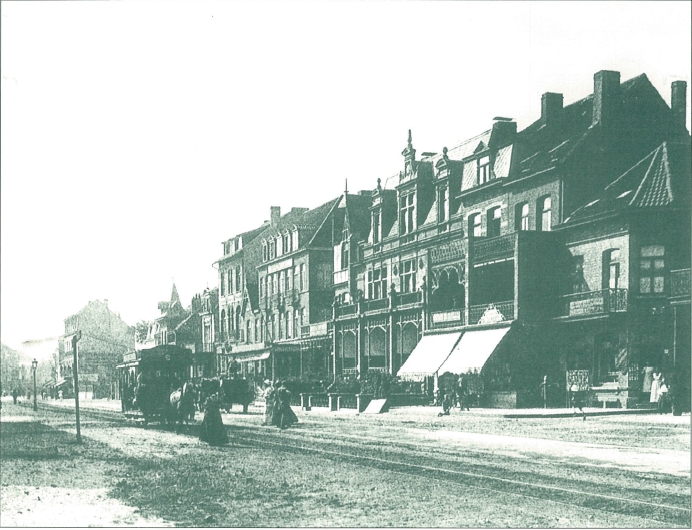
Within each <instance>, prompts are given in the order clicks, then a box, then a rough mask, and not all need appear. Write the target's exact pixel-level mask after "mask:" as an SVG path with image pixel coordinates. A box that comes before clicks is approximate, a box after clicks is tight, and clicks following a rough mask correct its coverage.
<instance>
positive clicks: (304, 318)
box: [300, 308, 310, 326]
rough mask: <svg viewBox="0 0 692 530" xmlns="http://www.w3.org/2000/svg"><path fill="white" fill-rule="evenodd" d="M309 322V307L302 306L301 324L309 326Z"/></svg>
mask: <svg viewBox="0 0 692 530" xmlns="http://www.w3.org/2000/svg"><path fill="white" fill-rule="evenodd" d="M308 324H310V322H309V321H308V311H307V309H305V308H302V309H301V310H300V325H301V326H307V325H308Z"/></svg>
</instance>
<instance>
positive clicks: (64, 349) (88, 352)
mask: <svg viewBox="0 0 692 530" xmlns="http://www.w3.org/2000/svg"><path fill="white" fill-rule="evenodd" d="M76 331H81V332H82V338H81V339H80V340H79V342H78V343H77V362H78V369H79V378H80V379H79V390H80V392H84V393H85V395H86V396H87V397H94V398H106V397H114V395H115V388H114V384H115V382H116V381H117V375H116V371H115V366H116V365H117V364H118V363H119V362H120V360H121V359H122V355H123V354H124V353H125V352H127V351H128V350H129V349H131V348H132V345H133V337H134V329H133V328H132V327H131V326H129V325H127V324H126V323H125V322H124V321H123V320H122V319H121V318H120V315H118V314H117V313H115V312H113V311H112V310H110V309H109V308H108V300H103V301H101V300H95V301H93V302H89V303H88V304H87V305H86V306H85V307H84V308H82V309H81V310H80V311H79V312H77V313H75V314H74V315H71V316H69V317H67V318H66V319H65V334H64V335H63V336H61V337H60V340H59V341H58V350H59V351H58V356H59V361H60V373H61V375H62V378H63V379H64V384H65V386H66V390H67V392H68V394H69V393H71V392H72V388H73V383H72V365H73V360H74V357H73V353H72V335H73V334H74V333H75V332H76ZM58 383H59V384H60V383H63V381H58Z"/></svg>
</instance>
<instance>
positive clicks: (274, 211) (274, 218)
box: [269, 206, 281, 226]
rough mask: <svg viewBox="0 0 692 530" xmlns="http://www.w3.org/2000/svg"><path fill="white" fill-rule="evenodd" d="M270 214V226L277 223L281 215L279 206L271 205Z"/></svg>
mask: <svg viewBox="0 0 692 530" xmlns="http://www.w3.org/2000/svg"><path fill="white" fill-rule="evenodd" d="M270 211H271V215H270V217H269V219H270V221H269V222H270V223H271V225H272V226H276V225H278V224H279V218H280V217H281V206H272V207H271V208H270Z"/></svg>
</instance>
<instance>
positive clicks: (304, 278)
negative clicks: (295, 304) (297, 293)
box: [300, 263, 308, 291]
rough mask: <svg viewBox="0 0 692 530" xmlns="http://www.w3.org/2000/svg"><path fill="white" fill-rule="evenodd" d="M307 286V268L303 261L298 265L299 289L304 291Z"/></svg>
mask: <svg viewBox="0 0 692 530" xmlns="http://www.w3.org/2000/svg"><path fill="white" fill-rule="evenodd" d="M307 288H308V268H307V266H306V265H305V263H303V264H301V266H300V290H301V291H306V290H307Z"/></svg>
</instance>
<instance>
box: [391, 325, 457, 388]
mask: <svg viewBox="0 0 692 530" xmlns="http://www.w3.org/2000/svg"><path fill="white" fill-rule="evenodd" d="M460 336H461V333H441V334H439V335H425V336H423V338H422V339H421V340H420V342H419V343H418V344H417V345H416V347H415V348H414V349H413V351H412V352H411V355H410V356H409V358H408V359H406V362H405V363H404V365H403V366H402V367H401V368H400V369H399V371H398V372H397V374H396V375H397V376H398V377H401V378H402V379H404V380H407V381H421V380H422V379H423V378H424V377H426V376H430V375H434V374H435V373H436V372H437V371H438V369H439V368H440V366H441V365H442V363H444V362H445V360H446V359H447V357H449V354H450V353H451V351H452V349H453V348H454V346H455V345H456V343H457V341H458V340H459V337H460Z"/></svg>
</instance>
